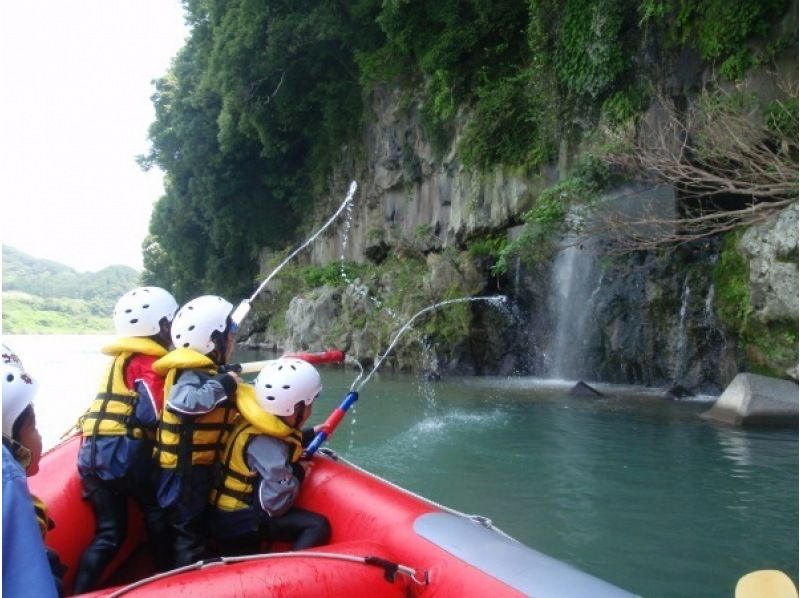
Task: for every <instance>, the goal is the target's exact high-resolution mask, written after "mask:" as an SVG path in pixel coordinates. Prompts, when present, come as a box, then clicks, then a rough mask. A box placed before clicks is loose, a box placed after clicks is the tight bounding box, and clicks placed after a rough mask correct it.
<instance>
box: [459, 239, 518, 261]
mask: <svg viewBox="0 0 800 598" xmlns="http://www.w3.org/2000/svg"><path fill="white" fill-rule="evenodd" d="M507 245H508V239H507V237H506V234H505V232H501V233H493V234H490V235H487V236H485V237H482V238H479V239H472V240H471V241H469V242H468V243H467V253H468V254H469V256H470V257H475V258H482V257H489V258H492V259H495V260H496V259H497V258H498V257H499V256H500V254H502V253H503V252H504V251H505V248H506V246H507Z"/></svg>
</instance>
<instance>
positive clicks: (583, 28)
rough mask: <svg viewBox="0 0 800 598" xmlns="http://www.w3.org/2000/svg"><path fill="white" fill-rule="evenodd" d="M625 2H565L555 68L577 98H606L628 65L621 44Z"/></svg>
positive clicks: (574, 0)
mask: <svg viewBox="0 0 800 598" xmlns="http://www.w3.org/2000/svg"><path fill="white" fill-rule="evenodd" d="M625 9H626V3H625V2H624V0H600V1H597V0H568V1H567V2H566V6H565V7H564V11H563V15H562V20H561V26H560V30H559V36H558V43H557V47H556V54H555V67H556V72H557V73H558V77H559V80H560V81H561V82H562V83H563V84H564V85H565V86H566V88H567V89H568V90H569V91H570V92H572V93H574V94H576V95H579V96H581V95H588V96H589V97H591V98H592V99H598V98H601V97H603V96H605V95H606V94H607V93H608V91H609V90H610V89H611V88H612V86H613V85H614V83H615V82H616V81H617V80H618V79H619V78H620V76H621V75H622V74H623V73H624V72H625V70H626V69H628V68H629V66H630V56H629V55H628V54H626V52H625V49H624V47H623V45H622V43H621V40H620V38H621V34H622V31H623V26H624V24H625Z"/></svg>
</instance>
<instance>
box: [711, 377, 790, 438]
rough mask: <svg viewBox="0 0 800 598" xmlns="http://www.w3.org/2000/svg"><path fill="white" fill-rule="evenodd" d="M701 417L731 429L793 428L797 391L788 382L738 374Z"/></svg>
mask: <svg viewBox="0 0 800 598" xmlns="http://www.w3.org/2000/svg"><path fill="white" fill-rule="evenodd" d="M701 417H703V418H705V419H710V420H716V421H720V422H724V423H727V424H731V425H734V426H751V425H765V426H797V424H798V387H797V384H796V383H794V382H792V381H790V380H780V379H778V378H770V377H768V376H759V375H758V374H738V375H737V376H736V377H735V378H734V379H733V381H732V382H731V383H730V384H729V385H728V388H726V389H725V392H723V393H722V394H721V395H720V397H719V398H718V399H717V401H716V402H715V403H714V406H713V407H711V409H709V410H708V411H706V412H705V413H703V414H702V415H701Z"/></svg>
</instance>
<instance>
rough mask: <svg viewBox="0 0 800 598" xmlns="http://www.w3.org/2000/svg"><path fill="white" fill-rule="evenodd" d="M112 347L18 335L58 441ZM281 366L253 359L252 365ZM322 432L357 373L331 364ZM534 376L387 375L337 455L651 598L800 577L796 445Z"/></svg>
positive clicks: (340, 434) (689, 409)
mask: <svg viewBox="0 0 800 598" xmlns="http://www.w3.org/2000/svg"><path fill="white" fill-rule="evenodd" d="M106 340H108V337H97V336H19V337H15V336H8V337H6V341H7V342H8V344H9V345H11V346H12V347H13V348H14V349H16V350H17V352H18V353H19V354H20V356H21V357H22V359H23V362H24V363H25V365H26V367H27V368H28V369H29V370H30V372H31V373H32V374H34V375H35V376H36V377H37V378H38V379H39V382H40V384H41V386H40V391H39V395H38V398H37V400H36V409H37V419H38V422H39V427H40V430H41V431H42V433H43V436H44V441H45V445H46V446H52V444H54V443H55V442H56V441H57V438H58V436H59V435H60V434H61V433H62V432H63V431H64V430H65V429H66V428H67V427H69V425H70V424H71V423H72V422H73V421H74V420H75V418H77V416H78V415H79V414H80V413H81V412H82V411H83V409H85V407H86V406H87V405H88V403H89V401H90V400H91V398H92V396H93V394H94V392H95V391H96V387H97V384H98V379H99V376H100V373H101V370H102V367H103V364H104V362H105V359H106V358H104V357H103V356H102V355H100V354H99V352H98V349H99V347H100V346H101V345H102V344H103V342H104V341H106ZM269 357H272V355H268V354H259V353H255V352H240V353H239V354H238V359H239V360H240V361H253V360H257V359H264V358H269ZM321 372H322V375H323V382H324V386H325V388H324V390H323V394H322V397H321V398H320V399H319V401H318V403H317V405H316V408H315V410H314V416H313V418H312V422H311V423H318V422H321V421H322V420H324V418H325V417H326V416H327V415H328V413H330V411H332V410H333V409H334V408H335V407H336V406H337V405H338V404H339V402H340V401H341V399H342V397H344V395H345V394H346V393H347V391H348V390H349V388H350V386H351V384H352V383H353V378H354V377H355V374H356V372H355V371H354V370H352V369H350V368H345V367H322V368H321ZM568 389H569V386H568V385H562V386H559V385H558V384H553V383H542V381H539V380H534V379H528V378H454V379H445V380H442V381H440V382H437V383H433V384H430V383H426V382H422V381H420V379H419V378H417V377H412V376H399V375H390V374H388V373H386V372H383V371H378V372H377V373H375V374H374V375H373V376H372V378H371V380H370V381H369V383H368V384H366V385H364V386H363V388H362V390H361V391H360V400H359V401H358V403H357V404H356V405H355V406H354V407H353V408H352V409H351V410H350V412H349V413H348V416H347V418H346V419H345V420H344V421H343V423H342V424H341V425H340V426H339V428H338V430H337V431H336V433H335V434H334V435H333V437H332V438H331V439H330V442H329V443H328V446H330V447H331V448H333V449H335V450H336V451H337V452H339V453H340V454H341V455H342V456H344V457H345V458H347V459H349V460H351V461H353V462H355V463H357V464H358V465H361V466H363V467H365V468H367V469H369V470H371V471H373V472H374V473H377V474H379V475H381V476H384V477H386V478H387V479H389V480H391V481H392V482H395V483H397V484H400V485H401V486H404V487H406V488H408V489H410V490H412V491H414V492H417V493H419V494H422V495H424V496H426V497H428V498H430V499H431V500H434V501H437V502H439V503H442V504H444V505H447V506H449V507H451V508H454V509H458V510H460V511H464V512H466V513H471V514H480V515H484V516H486V517H489V518H490V519H492V521H493V522H494V524H495V525H497V526H498V527H499V528H501V529H502V530H504V531H506V532H507V533H509V534H510V535H512V536H513V537H515V538H517V539H518V540H520V541H521V542H524V543H525V544H528V545H529V546H531V547H534V548H536V549H537V550H540V551H542V552H544V553H546V554H548V555H550V556H553V557H555V558H558V559H562V560H564V561H567V562H569V563H571V564H573V565H575V566H577V567H578V568H580V569H583V570H585V571H587V572H589V573H592V574H594V575H597V576H598V577H601V578H603V579H606V580H608V581H610V582H612V583H614V584H616V585H618V586H621V587H623V588H625V589H627V590H630V591H632V592H635V593H638V594H641V595H642V596H647V597H686V596H703V597H716V596H719V597H727V598H730V597H732V596H733V591H734V587H735V585H736V581H737V580H738V578H739V577H740V576H741V575H743V574H745V573H747V572H749V571H752V570H755V569H762V568H775V569H780V570H783V571H785V572H786V573H788V574H789V575H790V576H791V577H792V578H793V579H794V580H795V582H796V581H797V579H798V434H797V431H795V430H768V429H767V430H742V429H736V428H728V427H723V426H719V425H715V424H712V423H709V422H707V421H705V420H702V419H700V418H699V417H698V414H699V413H702V412H703V411H705V410H706V409H708V408H709V407H710V403H709V402H707V401H706V402H702V401H695V402H683V401H666V400H663V399H658V398H656V394H655V393H648V392H644V391H643V389H635V388H618V389H616V390H615V388H614V387H609V388H604V389H603V390H604V391H605V392H606V396H605V397H603V398H600V399H585V398H576V397H570V396H569V395H568Z"/></svg>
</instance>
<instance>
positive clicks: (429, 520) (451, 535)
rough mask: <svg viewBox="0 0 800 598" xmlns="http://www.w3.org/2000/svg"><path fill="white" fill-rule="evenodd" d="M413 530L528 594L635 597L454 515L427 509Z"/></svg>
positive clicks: (572, 597)
mask: <svg viewBox="0 0 800 598" xmlns="http://www.w3.org/2000/svg"><path fill="white" fill-rule="evenodd" d="M414 531H415V532H416V533H417V534H418V535H419V536H421V537H423V538H425V539H426V540H428V541H429V542H432V543H433V544H435V545H436V546H438V547H439V548H441V549H443V550H446V551H447V552H448V553H450V554H452V555H453V556H455V557H457V558H459V559H461V560H462V561H464V562H466V563H469V564H470V565H472V566H473V567H475V568H477V569H478V570H480V571H482V572H484V573H486V574H487V575H491V576H492V577H495V578H497V579H499V580H500V581H502V582H504V583H506V584H508V585H509V586H511V587H512V588H514V589H515V590H518V591H520V592H522V593H523V594H525V595H526V596H536V597H537V598H585V597H586V596H592V597H593V598H631V597H633V596H635V594H631V593H629V592H626V591H625V590H623V589H621V588H618V587H616V586H614V585H612V584H610V583H608V582H606V581H603V580H602V579H599V578H597V577H594V576H592V575H589V574H588V573H584V572H583V571H580V570H578V569H576V568H574V567H572V566H571V565H568V564H567V563H564V562H562V561H559V560H556V559H554V558H552V557H549V556H547V555H545V554H543V553H541V552H539V551H538V550H534V549H532V548H529V547H528V546H525V545H524V544H521V543H519V542H517V541H516V540H514V539H512V538H509V537H508V536H504V535H502V534H500V533H498V532H497V531H494V530H492V529H489V528H487V527H484V526H483V525H481V524H479V523H478V522H476V521H473V520H471V519H468V518H466V517H462V516H459V515H453V514H452V513H426V514H425V515H420V516H419V517H417V519H416V521H414Z"/></svg>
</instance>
